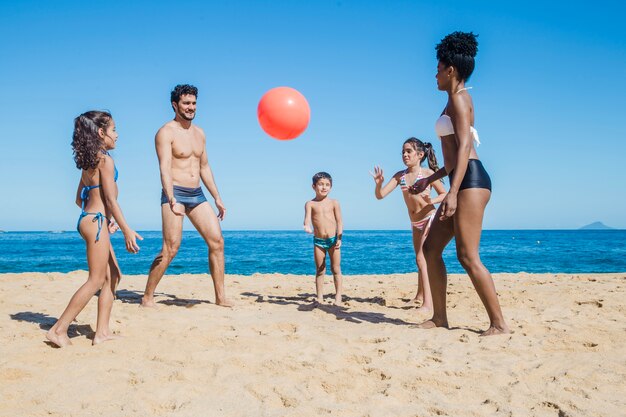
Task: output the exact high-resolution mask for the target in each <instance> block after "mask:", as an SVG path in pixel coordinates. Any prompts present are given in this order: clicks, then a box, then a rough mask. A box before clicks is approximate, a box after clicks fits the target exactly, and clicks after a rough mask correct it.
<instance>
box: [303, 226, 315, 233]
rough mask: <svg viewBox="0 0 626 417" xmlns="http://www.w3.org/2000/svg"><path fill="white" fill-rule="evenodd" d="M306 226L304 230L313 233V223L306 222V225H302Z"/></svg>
mask: <svg viewBox="0 0 626 417" xmlns="http://www.w3.org/2000/svg"><path fill="white" fill-rule="evenodd" d="M302 227H303V228H304V231H305V232H307V233H313V228H312V227H311V225H309V224H305V225H304V226H302Z"/></svg>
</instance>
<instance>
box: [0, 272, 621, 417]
mask: <svg viewBox="0 0 626 417" xmlns="http://www.w3.org/2000/svg"><path fill="white" fill-rule="evenodd" d="M86 277H87V272H86V271H73V272H70V273H20V274H0V313H1V314H0V336H2V338H3V340H4V341H5V343H3V344H2V345H0V358H1V359H0V363H1V367H0V369H1V371H0V385H1V386H2V387H3V390H2V391H3V393H2V397H3V398H2V401H0V415H28V416H39V415H42V416H43V415H46V416H83V415H94V416H99V415H107V416H147V415H155V416H161V415H162V416H200V415H225V416H248V415H261V416H287V415H289V416H291V415H293V416H296V415H313V414H316V415H317V414H328V415H340V416H366V415H370V416H387V415H398V416H427V415H444V416H446V415H450V416H453V415H454V416H458V415H463V416H484V415H503V416H505V415H506V416H508V415H513V416H515V415H537V416H543V415H547V416H552V415H554V416H560V415H566V416H607V415H608V416H610V415H619V414H620V413H621V412H620V411H619V410H623V409H626V400H624V399H623V392H624V389H625V382H624V381H626V347H625V346H626V336H625V334H626V333H625V332H624V330H625V328H626V319H625V317H626V315H625V314H624V313H625V310H626V308H625V307H624V302H623V300H624V296H625V295H626V273H609V274H606V273H605V274H527V273H517V274H494V275H493V277H494V281H495V283H496V287H497V289H498V293H499V295H500V300H501V303H502V308H503V311H504V315H505V318H506V319H507V321H508V323H509V326H510V327H511V329H512V330H513V331H514V333H513V334H511V335H505V336H495V337H489V338H482V337H479V336H478V334H479V332H480V331H481V330H484V329H486V328H487V327H488V320H487V316H486V313H485V311H484V309H483V307H482V305H481V303H480V300H479V299H478V296H477V295H476V292H475V291H474V290H473V288H472V287H471V283H470V281H469V279H468V277H467V276H466V275H465V274H451V275H450V278H449V286H448V309H449V320H450V325H451V329H450V330H445V329H435V330H419V329H414V328H411V325H413V324H416V323H419V322H420V321H421V320H423V319H425V318H428V317H426V316H424V315H423V314H422V315H419V314H416V313H415V310H414V309H406V308H403V304H404V301H405V300H408V299H409V298H411V297H412V296H413V295H414V293H415V289H416V280H417V274H389V275H348V276H345V279H344V286H345V290H344V292H345V296H346V297H345V298H344V300H345V304H346V305H345V307H344V308H340V307H335V306H333V305H332V304H331V301H332V295H333V293H332V291H333V286H332V284H331V281H332V277H331V276H330V275H329V276H328V277H327V279H326V285H325V291H326V297H327V298H326V300H327V303H325V304H323V305H322V306H321V307H320V308H314V306H313V303H312V302H313V299H314V298H315V285H314V277H313V276H312V275H306V276H305V275H289V274H287V275H283V274H254V275H252V276H242V275H227V276H226V284H227V294H228V296H229V297H230V298H231V299H233V301H235V303H236V307H235V308H233V309H226V308H221V307H218V306H216V305H214V304H213V301H214V295H213V285H212V282H211V278H210V276H209V275H208V274H196V275H191V274H183V275H166V276H165V277H164V279H163V281H162V283H161V284H160V286H159V288H158V292H157V297H156V301H157V304H158V308H157V309H142V308H140V307H139V301H140V297H141V294H142V291H143V288H144V286H145V282H146V275H132V276H131V275H128V276H123V278H122V282H121V283H120V286H119V288H118V293H117V294H118V299H117V300H116V301H115V303H114V306H113V312H112V316H111V318H112V320H111V326H112V329H113V330H114V331H115V332H118V333H120V334H121V335H122V336H123V338H122V339H119V340H115V341H112V342H106V343H103V344H101V345H98V346H93V347H92V346H91V340H90V337H91V335H92V334H93V329H94V328H95V318H96V301H95V300H92V301H91V302H90V303H89V304H88V306H87V307H86V308H85V310H84V311H83V312H82V313H81V314H80V315H79V316H78V318H77V321H76V323H75V324H73V325H72V326H71V327H70V335H71V336H72V342H73V345H72V346H70V347H68V348H64V349H55V348H52V347H51V346H49V345H48V344H47V343H45V332H46V330H47V329H49V328H50V326H51V325H52V324H53V323H54V322H55V320H56V318H57V317H58V316H59V315H60V314H61V312H62V311H63V309H64V308H65V306H66V305H67V302H68V301H69V298H70V297H71V295H72V294H73V293H74V291H75V290H76V289H77V288H78V287H79V286H80V285H81V284H82V283H83V282H84V280H85V279H86Z"/></svg>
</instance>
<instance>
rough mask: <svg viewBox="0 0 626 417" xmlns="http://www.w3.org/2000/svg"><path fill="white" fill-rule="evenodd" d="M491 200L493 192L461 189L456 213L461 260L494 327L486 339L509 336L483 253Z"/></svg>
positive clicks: (486, 334) (482, 189)
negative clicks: (483, 233)
mask: <svg viewBox="0 0 626 417" xmlns="http://www.w3.org/2000/svg"><path fill="white" fill-rule="evenodd" d="M490 197H491V192H490V191H489V190H488V189H485V188H467V189H465V190H461V191H460V192H459V194H458V197H457V210H456V213H455V214H454V226H455V237H456V253H457V257H458V259H459V262H460V263H461V265H462V266H463V268H464V269H465V271H466V272H467V274H468V275H469V277H470V279H471V280H472V284H473V285H474V288H475V289H476V292H477V293H478V296H479V297H480V300H481V301H482V303H483V305H484V306H485V309H486V310H487V315H488V316H489V321H490V325H489V329H487V330H486V331H485V332H484V333H483V335H485V336H488V335H493V334H501V333H509V328H508V326H507V325H506V322H505V321H504V316H503V315H502V309H501V308H500V303H499V301H498V294H497V292H496V287H495V285H494V282H493V279H492V278H491V274H490V273H489V271H488V270H487V268H486V267H485V266H484V265H483V263H482V261H481V260H480V254H479V247H480V236H481V232H482V222H483V216H484V213H485V207H486V206H487V203H488V202H489V198H490Z"/></svg>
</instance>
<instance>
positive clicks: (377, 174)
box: [370, 165, 385, 185]
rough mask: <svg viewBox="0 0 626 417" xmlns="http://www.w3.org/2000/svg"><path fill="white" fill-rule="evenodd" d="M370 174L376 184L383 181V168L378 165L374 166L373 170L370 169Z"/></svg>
mask: <svg viewBox="0 0 626 417" xmlns="http://www.w3.org/2000/svg"><path fill="white" fill-rule="evenodd" d="M370 175H371V176H372V178H374V182H375V183H376V184H377V185H380V184H382V183H383V182H384V181H385V177H384V174H383V169H382V168H381V167H379V166H378V165H376V166H374V172H372V171H370Z"/></svg>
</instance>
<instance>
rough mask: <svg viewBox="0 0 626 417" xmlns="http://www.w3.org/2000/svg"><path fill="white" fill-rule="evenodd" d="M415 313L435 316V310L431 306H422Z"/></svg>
mask: <svg viewBox="0 0 626 417" xmlns="http://www.w3.org/2000/svg"><path fill="white" fill-rule="evenodd" d="M415 312H416V313H417V314H421V313H428V314H433V308H432V307H430V306H425V305H422V306H420V307H418V308H417V309H416V310H415Z"/></svg>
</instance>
